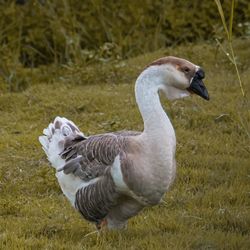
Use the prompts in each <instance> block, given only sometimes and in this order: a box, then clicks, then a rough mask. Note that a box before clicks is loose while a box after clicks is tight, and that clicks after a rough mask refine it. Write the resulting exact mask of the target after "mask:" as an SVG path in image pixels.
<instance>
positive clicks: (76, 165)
mask: <svg viewBox="0 0 250 250" xmlns="http://www.w3.org/2000/svg"><path fill="white" fill-rule="evenodd" d="M203 78H204V72H203V70H202V69H201V68H200V67H198V66H196V65H194V64H192V63H191V62H189V61H186V60H184V59H180V58H176V57H165V58H161V59H158V60H157V61H155V62H153V63H152V64H150V65H149V66H148V67H146V69H145V70H144V71H143V72H142V73H141V74H140V75H139V77H138V79H137V81H136V84H135V96H136V101H137V104H138V107H139V110H140V113H141V115H142V118H143V122H144V130H143V131H142V132H134V131H121V132H114V133H107V134H102V135H93V136H89V137H86V136H85V135H84V134H83V133H82V132H81V131H80V130H79V129H78V128H77V126H76V125H75V124H74V123H73V122H72V121H69V120H67V119H66V118H61V117H56V119H55V120H54V122H53V123H51V124H49V126H48V127H47V128H46V129H44V131H43V133H44V135H43V136H40V137H39V140H40V142H41V144H42V147H43V149H44V151H45V153H46V155H47V157H48V160H49V161H50V163H51V165H52V166H53V167H54V168H55V169H56V177H57V179H58V182H59V184H60V187H61V189H62V191H63V193H64V194H65V196H66V197H67V198H68V199H69V201H70V202H71V204H72V206H73V207H75V208H76V209H77V210H78V211H79V212H80V213H81V214H82V216H83V217H84V218H85V219H87V220H88V221H91V222H94V223H95V224H96V226H97V227H98V228H100V227H102V226H103V225H107V227H108V228H123V227H125V225H126V223H127V220H128V219H129V218H131V217H133V216H135V215H136V214H138V212H140V211H141V210H142V209H143V208H144V207H146V206H153V205H156V204H158V203H159V202H160V201H161V198H162V197H163V195H164V194H165V193H166V191H167V190H168V189H169V187H170V185H171V184H172V183H173V180H174V178H175V173H176V163H175V148H176V138H175V132H174V129H173V126H172V124H171V122H170V120H169V118H168V116H167V114H166V113H165V111H164V110H163V108H162V105H161V103H160V99H159V91H163V92H164V93H165V95H166V97H167V98H168V99H170V100H173V99H178V98H182V97H185V96H188V95H190V93H193V92H194V93H196V94H198V95H200V96H202V97H203V98H205V99H207V100H208V99H209V97H208V93H207V90H206V88H205V86H204V84H203V82H202V79H203Z"/></svg>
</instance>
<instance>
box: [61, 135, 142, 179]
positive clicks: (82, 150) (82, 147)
mask: <svg viewBox="0 0 250 250" xmlns="http://www.w3.org/2000/svg"><path fill="white" fill-rule="evenodd" d="M139 134H140V133H139V132H134V131H119V132H116V133H109V134H102V135H95V136H90V137H81V138H79V137H78V136H77V137H76V138H75V137H69V138H67V139H66V141H65V147H64V150H63V152H62V153H61V156H62V158H63V159H65V160H66V164H65V165H64V166H63V167H62V168H61V169H60V170H59V171H64V173H65V174H70V173H72V174H74V175H75V176H78V177H80V178H81V179H83V180H85V181H89V180H90V179H93V178H96V177H99V176H101V175H103V174H104V172H105V171H106V169H107V167H109V166H111V165H112V164H113V162H114V159H115V157H116V156H117V155H118V154H119V153H120V152H121V151H124V150H126V147H127V142H128V138H129V137H131V136H136V135H139Z"/></svg>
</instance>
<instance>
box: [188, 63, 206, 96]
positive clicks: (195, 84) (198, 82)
mask: <svg viewBox="0 0 250 250" xmlns="http://www.w3.org/2000/svg"><path fill="white" fill-rule="evenodd" d="M203 78H205V72H204V71H203V69H201V68H199V69H198V70H197V71H196V73H195V75H194V78H193V79H192V82H191V84H190V86H189V87H188V88H187V90H189V91H190V92H194V93H195V94H197V95H199V96H201V97H202V98H204V99H206V100H209V95H208V92H207V89H206V87H205V85H204V83H203V81H202V79H203Z"/></svg>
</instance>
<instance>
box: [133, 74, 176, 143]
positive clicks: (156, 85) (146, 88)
mask: <svg viewBox="0 0 250 250" xmlns="http://www.w3.org/2000/svg"><path fill="white" fill-rule="evenodd" d="M161 85H162V82H161V78H160V77H158V76H157V75H148V74H147V73H142V74H141V75H140V76H139V77H138V79H137V81H136V85H135V95H136V102H137V104H138V106H139V110H140V112H141V115H142V118H143V122H144V132H143V133H144V134H146V135H147V136H149V137H152V139H153V138H154V139H156V138H159V139H161V138H162V139H163V138H166V139H168V140H169V139H171V138H172V139H173V140H174V141H175V133H174V129H173V126H172V124H171V122H170V120H169V118H168V116H167V114H166V113H165V111H164V110H163V108H162V105H161V102H160V98H159V93H158V92H159V90H160V88H161ZM170 141H171V140H170Z"/></svg>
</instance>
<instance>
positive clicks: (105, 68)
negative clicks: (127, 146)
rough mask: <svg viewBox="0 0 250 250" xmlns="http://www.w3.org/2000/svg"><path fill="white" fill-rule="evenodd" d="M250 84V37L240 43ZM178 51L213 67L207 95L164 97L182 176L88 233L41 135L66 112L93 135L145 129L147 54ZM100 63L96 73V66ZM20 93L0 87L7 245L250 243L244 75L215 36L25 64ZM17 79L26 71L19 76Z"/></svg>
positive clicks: (0, 188) (0, 210) (1, 244)
mask: <svg viewBox="0 0 250 250" xmlns="http://www.w3.org/2000/svg"><path fill="white" fill-rule="evenodd" d="M234 47H235V51H236V52H237V55H238V58H237V60H238V66H239V70H240V73H241V76H242V79H243V81H244V82H245V91H246V92H249V91H250V84H249V79H250V67H249V65H250V60H249V58H250V49H249V48H250V43H249V41H247V40H237V41H236V42H235V44H234ZM166 54H171V55H177V56H181V57H185V58H187V59H190V60H192V61H193V62H195V63H197V64H199V65H201V66H203V68H204V69H205V71H206V85H207V88H208V90H209V93H210V96H211V100H210V102H206V101H203V100H202V99H201V98H199V97H197V96H193V97H191V98H187V99H185V100H181V101H176V102H173V103H169V102H167V101H165V100H163V102H164V106H165V108H166V110H167V111H168V114H169V116H170V117H171V120H172V121H173V124H174V127H175V129H176V134H177V140H178V148H177V162H178V171H177V179H176V181H175V183H174V186H173V187H172V189H171V191H170V192H169V193H168V194H167V195H166V197H165V203H162V204H161V205H159V206H156V207H154V208H150V209H146V210H145V211H143V212H142V213H141V214H140V215H139V216H137V217H136V218H134V219H132V220H131V221H130V222H129V225H128V229H127V230H125V231H121V232H103V233H102V234H100V235H97V234H91V235H88V236H86V237H85V235H87V234H88V233H90V232H92V231H93V230H94V227H93V225H91V224H89V223H87V222H86V221H84V220H82V219H81V217H80V215H79V214H78V213H76V212H75V211H74V209H73V208H71V206H70V205H69V203H68V202H67V200H66V198H65V197H64V196H63V195H62V192H61V191H60V189H59V186H58V184H57V181H56V178H55V176H54V171H53V169H52V168H50V167H49V165H48V162H47V160H46V159H45V156H44V153H43V152H42V149H41V147H40V145H39V143H38V139H37V138H38V136H39V135H40V134H41V131H42V129H43V128H44V127H46V126H47V124H48V123H49V122H50V121H51V120H52V119H53V118H54V117H55V116H56V115H61V116H65V117H67V118H69V119H72V120H73V121H75V122H76V124H78V125H79V126H80V128H81V129H82V130H83V131H84V132H85V133H87V134H92V133H101V132H104V131H111V130H120V129H142V122H141V118H140V115H139V113H138V110H137V107H136V105H135V100H134V94H133V82H134V80H135V78H136V75H137V74H138V73H139V72H140V70H141V69H142V68H143V67H144V66H145V65H146V64H147V63H148V62H150V61H152V60H153V59H156V58H158V57H160V56H163V55H166ZM95 72H97V74H95ZM18 74H19V76H20V77H21V79H24V80H25V81H26V85H25V87H24V90H23V91H22V92H17V93H14V92H11V93H10V92H8V91H7V89H6V88H5V86H6V83H5V82H4V81H3V80H2V82H0V87H1V90H2V93H1V94H0V117H1V119H0V225H1V227H0V248H1V249H249V245H250V240H249V234H250V231H249V228H250V213H249V208H250V202H249V190H250V182H249V176H250V172H249V166H250V147H249V138H248V137H247V136H246V134H245V130H247V131H250V130H249V127H246V128H243V127H242V125H241V122H240V121H239V120H238V117H239V116H238V113H240V114H241V116H240V117H242V118H243V119H244V121H245V122H244V124H248V125H249V124H250V117H249V116H248V110H249V108H250V106H249V100H246V101H244V102H242V100H241V97H240V91H239V85H238V83H237V76H235V74H234V71H233V68H232V65H231V64H230V62H228V60H227V58H226V56H225V55H224V54H223V53H222V52H219V51H218V50H216V49H215V46H214V45H208V44H202V45H190V46H185V47H176V48H174V49H167V50H162V51H158V52H155V53H152V54H146V55H143V56H140V57H136V58H133V59H130V60H128V61H122V62H120V63H119V64H118V63H110V64H99V65H92V66H89V67H87V68H84V67H81V66H80V65H79V64H78V65H70V66H67V67H66V68H65V67H64V68H57V67H52V66H51V67H48V68H46V67H45V68H40V69H36V70H33V71H32V70H29V69H25V70H24V69H20V72H19V73H18ZM19 79H20V78H19Z"/></svg>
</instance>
